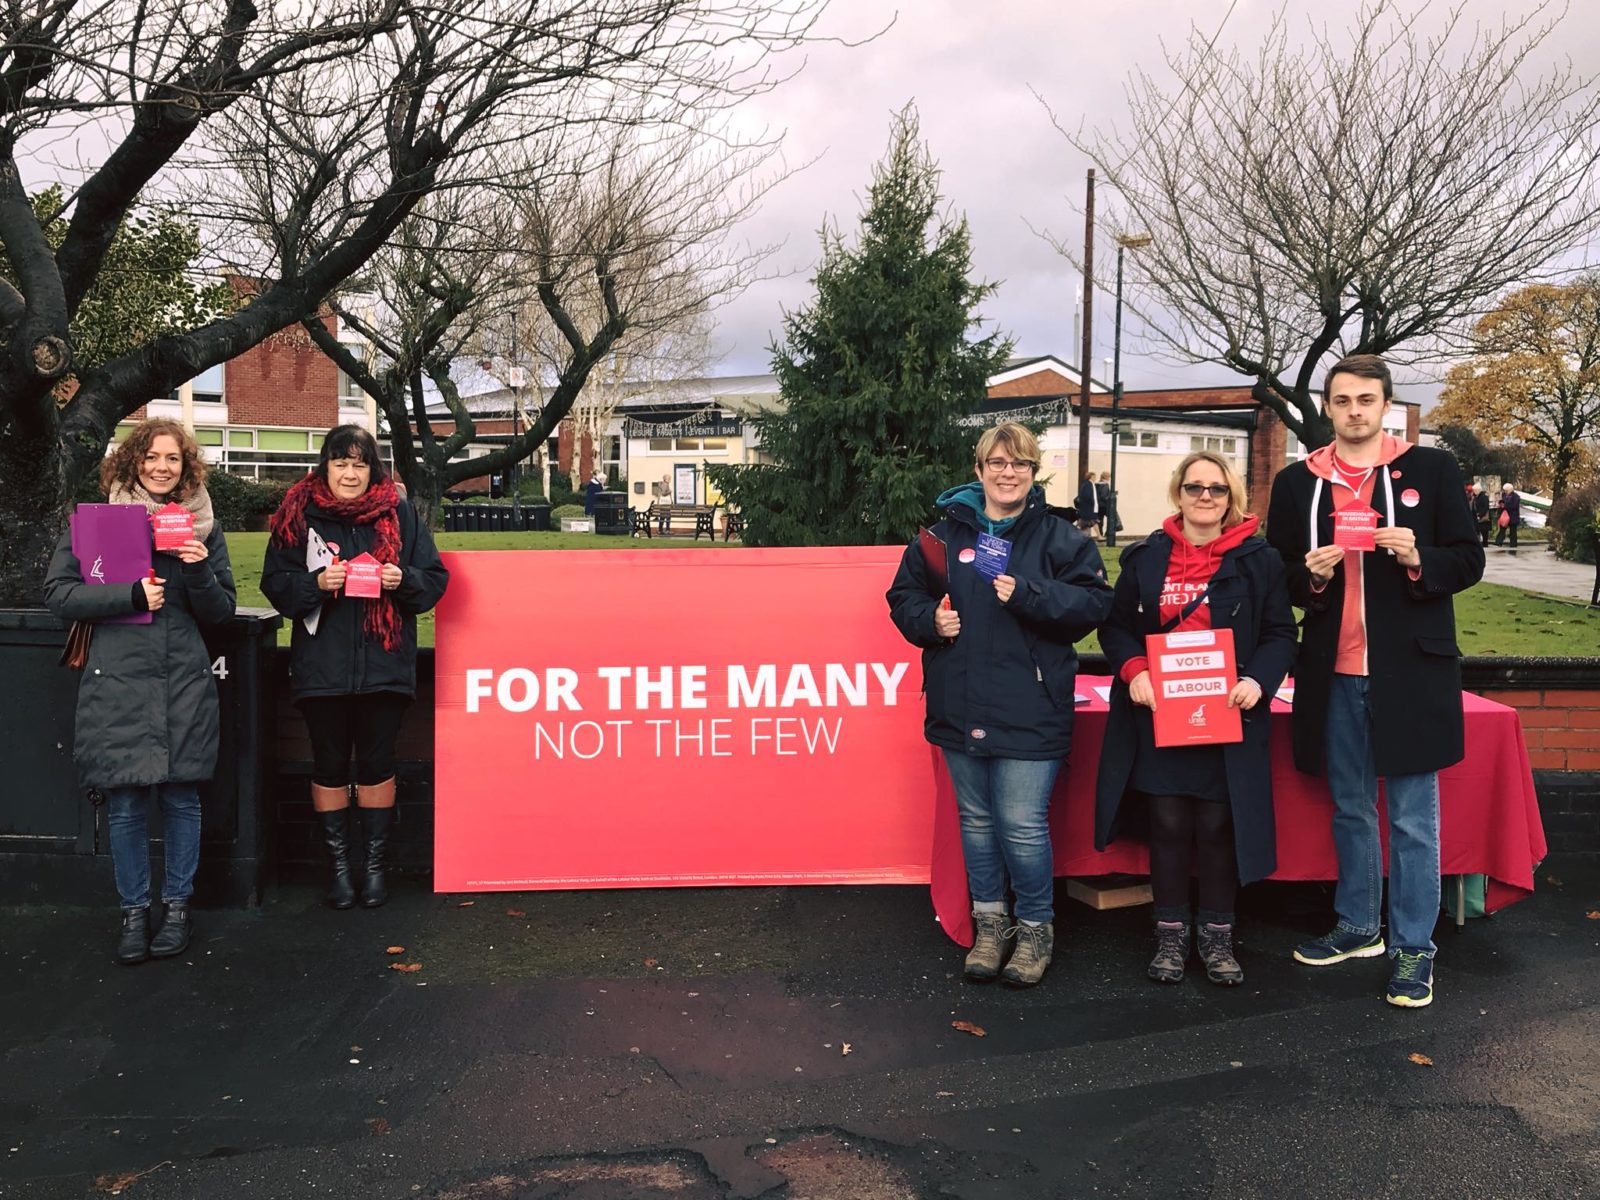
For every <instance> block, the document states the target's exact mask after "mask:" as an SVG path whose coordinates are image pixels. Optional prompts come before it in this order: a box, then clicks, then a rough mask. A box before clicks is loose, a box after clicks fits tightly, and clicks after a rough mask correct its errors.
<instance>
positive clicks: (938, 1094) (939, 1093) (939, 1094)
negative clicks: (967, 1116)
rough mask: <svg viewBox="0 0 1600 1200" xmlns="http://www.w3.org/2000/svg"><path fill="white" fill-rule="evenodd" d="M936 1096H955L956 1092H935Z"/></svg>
mask: <svg viewBox="0 0 1600 1200" xmlns="http://www.w3.org/2000/svg"><path fill="white" fill-rule="evenodd" d="M934 1095H935V1096H954V1095H955V1093H954V1092H935V1093H934Z"/></svg>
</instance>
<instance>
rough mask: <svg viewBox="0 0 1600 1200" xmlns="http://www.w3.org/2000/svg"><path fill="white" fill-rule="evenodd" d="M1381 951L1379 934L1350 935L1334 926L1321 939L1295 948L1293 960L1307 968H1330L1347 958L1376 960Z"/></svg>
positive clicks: (1382, 947)
mask: <svg viewBox="0 0 1600 1200" xmlns="http://www.w3.org/2000/svg"><path fill="white" fill-rule="evenodd" d="M1383 951H1384V945H1383V935H1382V934H1381V933H1351V932H1350V931H1349V930H1348V929H1340V928H1339V927H1338V926H1335V927H1334V928H1333V929H1332V930H1330V931H1329V932H1327V933H1325V934H1323V935H1322V936H1321V937H1317V938H1312V939H1311V940H1310V941H1309V942H1301V943H1300V944H1299V945H1298V946H1296V947H1295V948H1294V960H1295V962H1301V963H1305V965H1306V966H1308V967H1331V966H1333V964H1334V963H1342V962H1343V961H1344V960H1345V959H1347V958H1377V957H1378V955H1380V954H1382V953H1383Z"/></svg>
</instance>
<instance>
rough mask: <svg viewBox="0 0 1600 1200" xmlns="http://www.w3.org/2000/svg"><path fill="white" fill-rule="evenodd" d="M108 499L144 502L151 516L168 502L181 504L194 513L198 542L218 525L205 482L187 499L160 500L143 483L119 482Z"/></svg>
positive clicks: (162, 498) (164, 497) (203, 539)
mask: <svg viewBox="0 0 1600 1200" xmlns="http://www.w3.org/2000/svg"><path fill="white" fill-rule="evenodd" d="M106 499H107V500H109V501H111V503H112V504H142V505H144V510H145V512H147V513H149V514H150V515H151V516H154V515H155V514H156V511H157V510H158V509H162V508H165V507H166V506H167V505H168V504H178V505H181V506H182V507H184V508H186V509H188V510H189V511H190V512H191V513H193V514H194V538H195V541H197V542H203V541H205V540H206V539H207V538H208V537H210V536H211V530H212V529H213V528H214V527H215V526H216V518H215V516H213V515H212V512H211V496H210V494H209V493H207V491H206V489H205V485H204V484H202V485H201V486H200V487H198V488H196V489H195V492H194V495H192V496H190V497H189V498H188V499H186V500H179V499H178V498H177V497H176V496H163V497H161V498H160V499H159V500H158V499H156V498H155V497H154V496H152V495H151V494H150V493H149V492H147V491H146V490H145V488H144V485H143V484H139V483H136V484H134V485H133V486H132V487H124V486H123V485H122V484H120V483H118V484H113V485H112V487H111V494H110V495H109V496H107V497H106Z"/></svg>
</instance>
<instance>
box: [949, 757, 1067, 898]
mask: <svg viewBox="0 0 1600 1200" xmlns="http://www.w3.org/2000/svg"><path fill="white" fill-rule="evenodd" d="M944 761H945V763H946V765H947V766H948V767H949V768H950V782H951V783H953V784H954V785H955V789H956V806H957V808H959V809H960V811H961V849H962V853H963V854H964V855H965V856H966V860H967V890H968V891H969V892H971V893H972V902H973V903H974V904H979V903H985V902H989V903H992V902H994V901H1004V900H1005V898H1006V883H1007V880H1008V878H1009V881H1010V885H1011V891H1012V893H1013V894H1014V895H1015V896H1016V902H1017V903H1016V917H1017V919H1018V920H1019V921H1039V922H1044V921H1051V920H1054V919H1055V908H1054V903H1053V902H1054V889H1055V877H1054V875H1053V874H1052V866H1053V863H1052V859H1051V854H1050V822H1049V813H1050V789H1051V788H1053V787H1054V786H1055V782H1056V773H1057V772H1058V771H1060V770H1061V761H1060V760H1059V759H1049V760H1045V761H1040V762H1036V761H1033V760H1030V759H1021V758H979V757H977V756H976V755H971V754H963V753H962V752H961V751H959V750H946V751H945V752H944Z"/></svg>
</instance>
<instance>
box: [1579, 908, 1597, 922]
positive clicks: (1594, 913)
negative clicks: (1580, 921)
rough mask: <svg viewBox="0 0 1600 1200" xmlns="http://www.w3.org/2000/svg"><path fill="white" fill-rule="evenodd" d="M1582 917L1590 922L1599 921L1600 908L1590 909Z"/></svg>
mask: <svg viewBox="0 0 1600 1200" xmlns="http://www.w3.org/2000/svg"><path fill="white" fill-rule="evenodd" d="M1583 915H1584V916H1586V917H1588V918H1589V920H1591V921H1600V908H1592V909H1590V910H1589V911H1588V912H1586V913H1584V914H1583Z"/></svg>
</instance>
